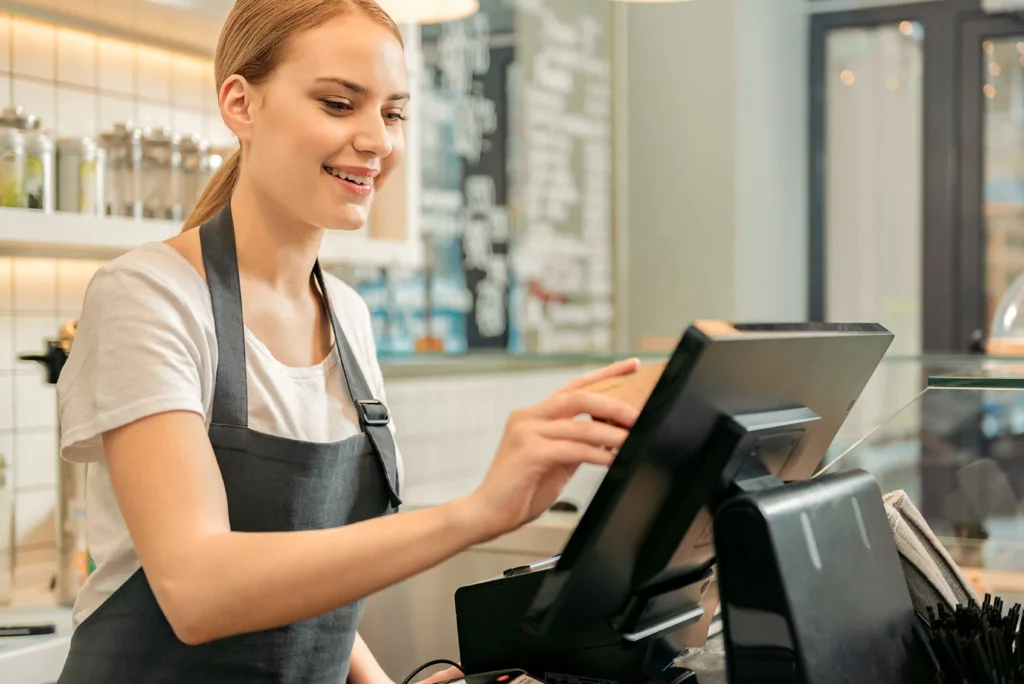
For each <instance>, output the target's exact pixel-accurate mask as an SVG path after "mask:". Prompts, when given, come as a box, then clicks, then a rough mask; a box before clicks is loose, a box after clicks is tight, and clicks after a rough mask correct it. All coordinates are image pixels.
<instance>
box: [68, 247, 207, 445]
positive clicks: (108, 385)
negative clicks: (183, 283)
mask: <svg viewBox="0 0 1024 684" xmlns="http://www.w3.org/2000/svg"><path fill="white" fill-rule="evenodd" d="M204 338H205V333H204V330H203V325H202V323H201V321H200V319H199V317H198V315H197V312H196V311H195V307H194V305H193V306H190V305H189V302H188V301H186V299H185V298H184V293H183V292H182V290H181V288H174V287H172V286H170V285H169V284H168V283H167V282H166V281H165V280H164V279H163V278H161V277H160V276H159V275H158V274H157V273H153V272H148V271H147V270H145V269H143V268H139V267H133V266H131V265H128V266H125V265H118V262H117V261H116V260H115V261H113V262H110V263H109V264H107V265H106V266H104V268H102V269H100V271H98V272H97V274H96V275H95V276H94V278H93V280H92V281H91V282H90V284H89V287H88V289H87V290H86V295H85V301H84V303H83V307H82V314H81V316H80V317H79V319H78V329H77V332H76V334H75V339H74V342H73V344H72V347H71V353H70V355H69V357H68V360H67V362H66V364H65V366H64V369H63V370H62V371H61V375H60V378H59V380H58V383H57V402H58V410H59V414H60V427H61V435H60V443H61V453H62V455H63V456H64V458H66V459H68V460H70V461H77V462H89V461H97V460H101V459H102V458H103V447H102V435H103V433H104V432H107V431H109V430H112V429H115V428H118V427H121V426H124V425H128V424H130V423H132V422H134V421H136V420H139V419H140V418H144V417H146V416H150V415H154V414H157V413H162V412H166V411H175V410H183V411H192V412H195V413H198V414H200V415H203V416H204V417H205V410H204V402H203V391H202V390H203V382H202V377H201V375H202V370H201V369H202V368H203V366H204V358H203V357H204V354H203V352H202V347H203V346H204ZM207 355H208V352H207ZM205 362H206V363H209V359H206V360H205Z"/></svg>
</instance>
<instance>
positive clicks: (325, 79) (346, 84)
mask: <svg viewBox="0 0 1024 684" xmlns="http://www.w3.org/2000/svg"><path fill="white" fill-rule="evenodd" d="M316 82H317V83H336V84H338V85H340V86H341V87H343V88H347V89H348V90H351V91H352V92H354V93H356V94H358V95H368V94H369V93H370V89H369V88H367V87H366V86H363V85H359V84H358V83H353V82H352V81H346V80H345V79H343V78H337V77H334V76H322V77H320V78H318V79H316ZM385 99H387V100H388V101H389V102H401V101H402V100H408V99H410V97H409V93H391V94H390V95H388V96H387V98H385Z"/></svg>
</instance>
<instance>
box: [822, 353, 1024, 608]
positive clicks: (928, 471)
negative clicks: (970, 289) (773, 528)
mask: <svg viewBox="0 0 1024 684" xmlns="http://www.w3.org/2000/svg"><path fill="white" fill-rule="evenodd" d="M908 395H909V396H908ZM859 404H860V408H859V409H858V410H857V411H856V412H855V415H851V418H850V420H849V421H848V422H847V424H846V425H845V426H844V429H843V431H842V433H841V435H840V438H838V439H837V440H836V442H835V443H834V444H833V446H832V449H831V451H830V453H829V455H828V457H827V458H826V459H825V462H824V463H823V466H822V468H821V469H820V471H819V473H821V472H837V471H839V470H847V469H854V468H860V469H863V470H866V471H868V472H870V473H871V474H872V475H873V476H874V477H875V478H876V479H877V480H878V483H879V485H880V487H881V489H882V491H883V492H891V491H896V490H903V491H905V492H906V493H907V495H908V496H909V498H910V499H911V500H912V501H913V502H914V504H915V505H916V506H917V507H918V508H919V509H920V511H921V513H922V514H923V516H924V518H925V520H926V521H927V522H928V525H929V526H930V527H931V528H932V530H933V531H934V533H935V534H936V536H937V537H938V538H939V540H940V541H941V542H942V544H943V545H944V546H945V547H946V548H947V550H948V551H949V552H950V554H951V555H952V557H953V559H954V560H955V561H956V563H957V564H958V565H959V566H960V567H961V569H962V570H963V571H964V574H965V575H966V576H967V577H968V579H969V580H970V581H971V583H972V584H973V585H974V586H975V589H976V591H977V592H978V593H979V594H984V593H993V594H997V595H999V596H1000V597H1002V598H1003V599H1004V600H1005V601H1007V602H1008V603H1013V602H1016V601H1022V600H1024V358H1021V359H1015V358H992V357H985V356H962V357H948V358H943V357H916V358H899V357H894V358H892V359H887V360H886V361H884V362H883V363H882V365H881V366H880V367H879V369H878V372H877V373H876V375H875V377H874V379H873V380H872V384H871V385H870V386H869V387H868V388H867V390H866V392H865V395H863V396H862V399H861V402H859ZM894 404H897V405H898V406H895V407H894ZM872 423H873V424H872ZM855 434H859V437H856V438H855V439H851V437H852V435H855Z"/></svg>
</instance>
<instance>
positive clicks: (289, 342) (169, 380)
mask: <svg viewBox="0 0 1024 684" xmlns="http://www.w3.org/2000/svg"><path fill="white" fill-rule="evenodd" d="M216 71H217V81H218V83H219V89H218V96H219V104H220V113H221V116H222V118H223V120H224V122H225V124H226V125H227V126H228V127H229V128H230V129H231V131H232V132H233V133H234V134H235V135H236V136H237V137H238V141H239V147H240V149H239V151H238V153H237V154H236V155H235V156H234V157H233V158H231V159H230V160H229V161H228V162H227V163H226V164H225V165H224V166H223V167H222V168H221V170H220V171H219V172H218V174H217V175H216V176H215V177H214V178H213V179H212V181H211V183H210V186H209V187H208V188H207V189H206V191H205V193H204V194H203V196H202V197H201V200H200V202H199V204H198V206H197V208H196V209H195V210H194V212H193V215H192V216H191V217H190V218H189V221H188V224H187V225H188V227H189V228H190V230H186V231H184V232H182V233H181V234H180V235H177V236H175V237H173V238H171V239H170V240H168V241H167V242H165V243H153V244H149V245H145V246H143V247H141V248H139V249H136V250H134V251H133V252H130V253H128V254H126V255H124V256H122V257H120V258H118V259H115V260H113V261H111V262H108V263H107V264H106V265H104V266H103V268H101V269H100V270H99V271H98V272H97V274H96V276H95V277H94V279H93V281H92V283H91V284H90V285H89V288H88V291H87V293H86V296H85V301H84V303H83V308H82V313H81V316H80V317H79V319H78V328H77V332H76V337H75V345H74V347H73V349H72V351H71V353H70V354H69V356H68V359H67V362H66V364H65V366H64V369H63V371H62V373H61V376H60V379H59V382H58V386H57V394H58V401H59V406H60V426H61V452H62V455H63V457H64V458H67V459H69V460H72V461H77V462H87V463H89V464H90V467H89V471H88V472H89V475H88V484H87V487H88V491H87V496H86V501H87V512H86V519H87V522H88V526H89V529H88V543H89V552H90V554H91V555H92V557H93V559H94V560H95V561H96V570H95V572H93V573H92V574H91V575H90V576H89V578H88V580H87V582H86V584H85V585H84V586H83V587H82V589H81V590H80V592H79V594H78V600H77V602H76V604H75V610H74V623H75V632H74V635H73V638H72V641H71V649H70V653H69V655H68V658H67V661H66V663H65V667H64V671H63V673H62V675H61V678H60V682H61V684H93V683H95V684H101V683H102V684H106V683H108V682H135V681H144V682H148V683H151V684H161V683H163V682H168V683H170V682H196V683H202V682H211V683H213V682H216V683H217V684H235V683H236V682H237V683H238V684H241V683H243V682H244V683H246V684H250V683H252V682H267V683H270V682H273V683H280V684H299V683H302V684H328V683H329V684H338V682H346V681H347V682H349V683H350V684H390V682H391V680H390V678H389V677H388V675H387V674H386V673H384V672H383V670H382V669H381V667H380V666H379V665H378V664H377V662H376V660H375V659H374V657H373V655H371V654H370V652H369V649H367V647H366V645H365V643H363V641H362V640H361V639H360V638H359V636H358V634H357V628H358V625H359V622H360V619H361V616H362V610H363V601H364V599H365V597H367V596H369V595H371V594H373V593H375V592H378V591H380V590H381V589H383V588H385V587H388V586H391V585H394V584H396V583H398V582H401V581H403V580H405V579H407V578H409V577H410V576H412V575H414V574H416V573H419V572H423V571H424V570H427V569H428V568H430V567H432V566H434V565H436V564H438V563H440V562H442V561H444V560H446V559H447V558H450V557H452V556H454V555H455V554H457V553H459V552H460V551H462V550H464V549H466V548H468V547H469V546H471V545H473V544H476V543H479V542H482V541H486V540H489V539H492V538H494V537H496V536H498V535H501V534H504V533H505V532H508V531H511V530H513V529H515V528H517V527H519V526H520V525H522V524H524V523H526V522H529V521H530V520H533V519H535V518H536V517H538V516H539V515H540V514H541V513H542V512H543V511H545V510H547V508H548V507H549V506H551V505H552V504H553V503H554V502H555V500H556V498H557V497H558V495H559V494H560V492H561V490H562V489H563V488H564V487H565V485H566V483H567V482H568V480H569V478H570V477H571V476H572V475H573V473H574V472H575V470H576V468H578V467H579V466H580V465H581V464H583V463H594V464H599V465H608V464H609V462H610V459H611V458H612V454H613V453H614V451H615V449H617V448H618V446H619V445H621V444H622V442H623V440H624V439H625V436H626V431H627V429H628V428H629V426H630V425H631V424H632V422H633V420H634V419H635V416H636V410H635V409H634V408H632V407H631V406H630V405H629V404H627V403H625V402H623V401H620V400H618V399H614V398H612V397H608V396H605V395H601V394H599V393H596V392H593V391H585V390H582V389H580V388H583V387H586V386H588V385H589V384H591V383H593V382H595V381H597V380H601V379H602V378H608V377H615V376H618V375H623V374H627V373H631V372H632V371H633V370H634V369H635V368H636V363H635V362H632V361H629V362H624V363H620V364H615V365H612V366H610V367H609V368H607V369H604V370H602V371H599V372H598V373H597V374H596V375H591V376H588V377H585V378H582V379H580V380H579V381H577V382H576V383H573V384H572V385H570V386H569V387H567V388H566V389H564V390H562V391H559V392H556V393H555V394H554V395H552V396H551V397H549V398H548V399H546V400H544V401H542V402H540V403H538V404H537V405H535V406H532V407H529V408H526V409H522V410H520V411H517V412H516V413H515V415H513V416H511V417H510V418H509V422H508V426H507V427H506V431H505V435H504V438H503V440H502V443H501V445H500V446H499V448H498V452H497V455H496V457H495V459H494V462H493V464H492V466H491V469H490V471H489V473H488V475H487V477H486V479H485V480H484V482H483V483H482V484H481V485H480V487H479V488H478V489H477V490H476V491H475V492H474V493H473V494H472V495H470V496H468V497H465V498H463V499H459V500H455V501H452V502H450V503H447V504H445V505H444V506H439V507H437V508H433V509H427V510H417V511H412V512H407V513H402V514H401V515H395V513H397V511H398V507H399V506H400V505H401V503H402V500H401V492H402V489H403V481H404V475H403V473H404V468H403V465H402V458H401V454H400V452H399V450H398V448H397V445H396V443H395V438H394V433H393V424H392V421H391V417H390V415H389V413H388V410H387V408H386V406H385V403H384V402H385V393H384V387H383V380H382V377H381V372H380V367H379V365H378V363H377V358H376V349H375V346H374V339H373V332H372V328H371V325H370V316H369V311H368V309H367V307H366V304H365V302H363V300H362V299H361V298H360V297H359V295H358V294H357V293H356V292H355V291H354V290H353V289H352V288H351V287H349V286H348V285H346V284H345V283H343V282H342V281H340V280H338V279H337V278H334V277H332V276H330V275H327V274H324V273H323V272H322V270H321V268H320V265H319V262H318V260H317V254H318V253H319V250H320V247H321V243H322V240H323V236H324V233H325V231H326V230H329V229H340V230H352V229H355V228H358V227H360V226H361V225H363V223H364V222H365V221H366V219H367V215H368V213H369V209H370V205H371V203H372V202H373V201H374V199H375V197H376V195H377V192H378V190H379V189H380V188H381V186H382V185H383V184H384V183H385V182H386V181H387V180H388V178H389V177H390V176H391V174H392V173H393V172H394V170H395V168H396V167H397V166H398V165H399V164H400V163H401V161H402V158H403V156H404V151H405V139H404V135H403V119H404V117H405V107H406V105H407V103H408V101H409V94H408V93H409V85H408V75H407V73H406V64H405V53H404V48H403V44H402V38H401V35H400V34H399V32H398V29H397V28H396V26H395V24H394V22H392V21H391V20H390V19H389V18H388V16H387V15H386V14H385V13H384V12H383V11H382V10H381V9H380V8H379V7H378V6H377V5H376V4H375V3H374V2H372V0H238V1H237V2H236V3H235V5H234V8H233V9H232V11H231V14H230V16H229V18H228V20H227V23H226V24H225V26H224V29H223V33H222V35H221V38H220V41H219V44H218V48H217V57H216ZM192 228H196V230H191V229H192ZM580 414H590V415H591V416H593V417H594V418H595V419H597V420H595V421H590V422H584V421H578V420H574V418H575V417H576V416H578V415H580Z"/></svg>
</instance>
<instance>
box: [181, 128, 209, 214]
mask: <svg viewBox="0 0 1024 684" xmlns="http://www.w3.org/2000/svg"><path fill="white" fill-rule="evenodd" d="M180 150H181V184H180V189H181V192H180V194H179V195H178V207H177V209H176V211H177V213H176V215H175V216H174V219H175V220H176V221H182V220H184V219H185V218H186V217H187V216H188V215H189V213H190V212H191V211H192V207H194V206H195V204H196V200H198V199H199V195H200V194H202V192H203V188H205V187H206V181H207V179H208V178H209V174H210V170H209V169H210V144H209V143H208V142H206V141H205V140H201V139H200V138H199V137H198V136H194V135H186V136H182V138H181V146H180Z"/></svg>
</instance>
